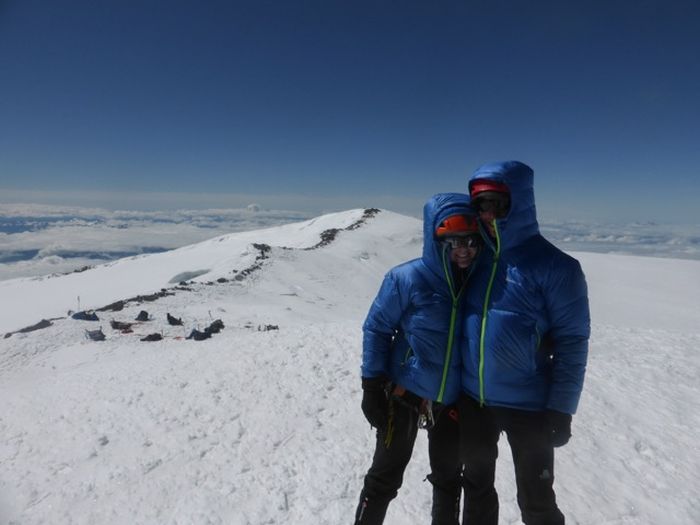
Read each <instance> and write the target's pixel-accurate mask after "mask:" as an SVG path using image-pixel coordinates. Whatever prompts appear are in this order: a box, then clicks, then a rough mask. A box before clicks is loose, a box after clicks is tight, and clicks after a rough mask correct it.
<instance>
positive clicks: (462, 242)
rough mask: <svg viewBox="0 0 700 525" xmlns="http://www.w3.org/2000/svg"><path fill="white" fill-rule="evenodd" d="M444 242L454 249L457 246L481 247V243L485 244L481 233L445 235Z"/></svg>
mask: <svg viewBox="0 0 700 525" xmlns="http://www.w3.org/2000/svg"><path fill="white" fill-rule="evenodd" d="M443 240H444V242H446V243H447V244H449V245H450V247H451V248H452V249H455V248H475V249H479V248H481V245H482V244H483V242H484V241H483V240H482V238H481V235H478V234H474V235H468V236H466V237H465V236H461V237H457V236H454V237H445V238H444V239H443Z"/></svg>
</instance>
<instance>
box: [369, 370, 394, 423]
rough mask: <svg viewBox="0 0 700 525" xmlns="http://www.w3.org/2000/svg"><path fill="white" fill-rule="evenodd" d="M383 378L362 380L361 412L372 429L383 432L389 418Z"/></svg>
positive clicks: (384, 379)
mask: <svg viewBox="0 0 700 525" xmlns="http://www.w3.org/2000/svg"><path fill="white" fill-rule="evenodd" d="M387 383H388V380H387V379H386V378H385V377H363V378H362V412H363V413H364V415H365V418H367V421H369V424H370V425H372V426H373V427H375V428H377V429H379V430H384V429H385V428H386V425H387V421H388V418H389V399H388V396H387V392H386V386H387Z"/></svg>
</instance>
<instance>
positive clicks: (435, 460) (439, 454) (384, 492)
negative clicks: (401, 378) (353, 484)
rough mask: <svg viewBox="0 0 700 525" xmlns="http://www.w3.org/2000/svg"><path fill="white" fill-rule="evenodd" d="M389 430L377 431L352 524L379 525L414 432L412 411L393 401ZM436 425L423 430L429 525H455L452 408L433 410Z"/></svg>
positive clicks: (457, 491) (457, 486) (457, 467)
mask: <svg viewBox="0 0 700 525" xmlns="http://www.w3.org/2000/svg"><path fill="white" fill-rule="evenodd" d="M389 411H390V425H389V427H388V428H387V429H386V430H383V431H377V442H376V446H375V450H374V459H373V460H372V466H371V467H370V469H369V471H368V472H367V475H366V476H365V483H364V488H363V489H362V493H361V494H360V503H359V505H358V507H357V512H356V515H355V524H356V525H359V524H362V525H380V524H381V523H383V522H384V516H385V514H386V510H387V507H388V506H389V502H390V501H391V500H392V499H394V498H395V497H396V494H397V492H398V490H399V488H401V484H402V483H403V474H404V471H405V470H406V466H407V465H408V462H409V460H410V459H411V454H412V453H413V444H414V443H415V440H416V434H417V432H418V424H417V423H418V421H417V418H418V413H417V412H416V410H415V409H414V408H413V407H411V406H408V405H406V404H404V403H402V402H400V401H397V400H396V399H392V400H391V402H390V407H389ZM434 415H435V425H434V426H433V427H432V428H431V429H429V430H428V454H429V456H430V468H431V471H432V472H431V474H430V475H429V476H428V480H429V481H430V482H431V483H432V485H433V506H432V524H433V525H458V524H459V500H460V496H461V492H462V487H461V484H462V481H461V464H460V461H459V434H458V433H459V425H458V423H457V421H456V419H457V414H456V410H455V409H454V408H453V407H444V406H440V407H438V408H436V409H434Z"/></svg>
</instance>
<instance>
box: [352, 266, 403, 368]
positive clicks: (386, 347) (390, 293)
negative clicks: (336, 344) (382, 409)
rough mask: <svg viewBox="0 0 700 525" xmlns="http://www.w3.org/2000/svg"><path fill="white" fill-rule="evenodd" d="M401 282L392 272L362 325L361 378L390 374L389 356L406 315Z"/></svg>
mask: <svg viewBox="0 0 700 525" xmlns="http://www.w3.org/2000/svg"><path fill="white" fill-rule="evenodd" d="M402 302H403V301H402V298H401V294H400V291H399V283H398V282H397V280H396V276H395V274H394V272H389V273H388V274H387V275H386V276H385V277H384V281H383V282H382V285H381V287H380V289H379V293H377V297H376V298H375V299H374V302H373V303H372V306H371V307H370V309H369V313H368V314H367V319H365V322H364V325H363V326H362V332H363V337H362V377H363V378H372V377H382V376H383V377H388V376H389V355H390V352H391V347H392V341H393V337H394V334H395V333H396V330H398V329H399V326H400V321H401V316H402V314H403V305H402Z"/></svg>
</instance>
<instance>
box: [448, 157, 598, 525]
mask: <svg viewBox="0 0 700 525" xmlns="http://www.w3.org/2000/svg"><path fill="white" fill-rule="evenodd" d="M533 178H534V174H533V171H532V169H531V168H530V167H528V166H526V165H525V164H523V163H521V162H517V161H509V162H500V163H494V164H487V165H484V166H482V167H481V168H479V169H477V170H476V172H475V173H474V175H473V176H472V177H471V179H470V181H469V191H470V195H471V199H472V201H471V202H472V206H473V207H474V208H475V209H476V210H477V212H478V214H479V222H480V225H481V231H482V234H483V237H484V240H485V242H486V248H485V249H484V251H485V253H484V257H483V259H484V260H483V261H482V263H480V265H479V267H478V268H476V270H475V272H474V274H473V275H472V279H471V281H470V287H469V294H468V295H467V296H466V298H465V301H466V305H465V310H466V312H465V327H464V330H463V333H464V339H463V340H462V342H461V343H462V344H461V348H462V354H463V355H462V358H463V366H462V392H463V394H462V395H461V396H460V400H459V403H458V406H459V420H460V451H461V455H462V460H463V461H464V473H463V476H464V488H465V505H464V518H463V525H497V523H498V496H497V494H496V490H495V488H494V475H495V467H496V457H497V455H498V447H497V443H498V439H499V435H500V434H501V432H504V433H505V434H506V436H507V438H508V443H509V444H510V448H511V452H512V456H513V462H514V465H515V481H516V485H517V498H518V505H519V506H520V511H521V514H522V520H523V522H524V523H525V524H526V525H561V524H563V523H564V515H563V514H562V513H561V511H560V510H559V508H558V507H557V503H556V498H555V494H554V489H553V481H554V448H555V447H560V446H562V445H565V444H566V443H567V442H568V441H569V438H570V437H571V416H572V414H574V413H575V412H576V407H577V405H578V402H579V397H580V396H581V389H582V387H583V378H584V374H585V370H586V360H587V356H588V338H589V335H590V314H589V309H588V292H587V287H586V280H585V277H584V275H583V272H582V270H581V266H580V264H579V263H578V261H577V260H576V259H574V258H572V257H570V256H569V255H567V254H565V253H563V252H562V251H561V250H559V249H557V248H556V247H555V246H553V245H552V244H550V243H549V242H548V241H547V240H546V239H545V238H544V237H542V235H540V233H539V227H538V224H537V216H536V212H535V197H534V190H533ZM487 254H490V255H489V256H487Z"/></svg>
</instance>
